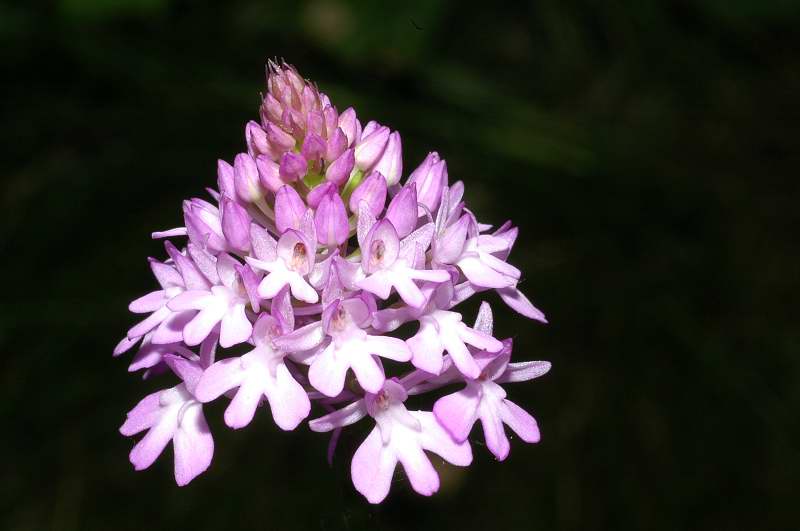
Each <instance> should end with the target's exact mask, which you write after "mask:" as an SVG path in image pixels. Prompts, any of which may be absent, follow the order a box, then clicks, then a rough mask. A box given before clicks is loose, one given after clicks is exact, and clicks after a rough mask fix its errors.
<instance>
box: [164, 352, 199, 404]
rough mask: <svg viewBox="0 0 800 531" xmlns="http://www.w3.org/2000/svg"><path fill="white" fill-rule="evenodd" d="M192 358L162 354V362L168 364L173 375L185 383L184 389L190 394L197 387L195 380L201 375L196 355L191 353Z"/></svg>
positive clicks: (197, 380)
mask: <svg viewBox="0 0 800 531" xmlns="http://www.w3.org/2000/svg"><path fill="white" fill-rule="evenodd" d="M192 356H193V358H194V359H187V358H185V357H183V356H178V355H177V354H166V355H164V362H165V363H166V364H167V365H168V366H169V368H170V369H171V370H172V372H173V373H175V375H176V376H177V377H178V378H180V379H181V380H182V381H183V383H184V384H185V385H186V389H188V391H189V392H190V393H192V394H194V390H195V388H196V387H197V382H199V381H200V377H201V376H202V375H203V369H202V367H200V364H199V363H198V362H197V360H198V357H197V355H195V354H194V353H192Z"/></svg>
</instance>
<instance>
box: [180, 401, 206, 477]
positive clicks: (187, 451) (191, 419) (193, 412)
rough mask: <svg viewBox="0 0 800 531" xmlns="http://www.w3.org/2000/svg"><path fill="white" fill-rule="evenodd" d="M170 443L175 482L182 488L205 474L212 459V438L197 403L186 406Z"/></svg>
mask: <svg viewBox="0 0 800 531" xmlns="http://www.w3.org/2000/svg"><path fill="white" fill-rule="evenodd" d="M182 413H183V414H182V416H181V419H180V426H179V427H178V430H177V431H176V432H175V437H174V439H173V441H172V445H173V449H174V452H175V482H176V483H177V484H178V486H180V487H182V486H184V485H186V484H187V483H189V482H190V481H192V480H193V479H194V478H196V477H197V476H199V475H200V474H202V473H203V472H205V471H206V470H207V469H208V467H209V466H210V465H211V460H212V459H213V457H214V438H213V437H212V436H211V431H210V430H209V429H208V423H207V422H206V418H205V416H204V415H203V406H202V405H201V404H198V403H194V404H191V405H189V406H187V407H186V408H185V409H184V410H183V412H182Z"/></svg>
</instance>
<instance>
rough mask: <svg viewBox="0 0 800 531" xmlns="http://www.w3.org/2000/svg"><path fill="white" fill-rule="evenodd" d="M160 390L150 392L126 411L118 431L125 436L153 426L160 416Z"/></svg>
mask: <svg viewBox="0 0 800 531" xmlns="http://www.w3.org/2000/svg"><path fill="white" fill-rule="evenodd" d="M160 395H161V391H156V392H155V393H151V394H149V395H147V396H146V397H144V398H142V399H141V400H140V401H139V403H138V404H136V405H135V406H134V408H133V409H131V410H130V411H129V412H128V415H127V418H126V419H125V423H124V424H123V425H122V426H121V427H120V429H119V432H120V433H121V434H122V435H125V436H126V437H130V436H131V435H136V434H137V433H139V432H140V431H143V430H146V429H148V428H150V427H151V426H153V425H154V424H155V423H156V422H158V419H160V418H161V413H162V411H161V403H160V401H159V399H158V398H159V396H160Z"/></svg>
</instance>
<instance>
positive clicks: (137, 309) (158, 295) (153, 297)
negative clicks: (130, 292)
mask: <svg viewBox="0 0 800 531" xmlns="http://www.w3.org/2000/svg"><path fill="white" fill-rule="evenodd" d="M165 296H166V292H165V291H164V290H163V289H162V290H158V291H151V292H150V293H148V294H147V295H143V296H141V297H139V298H138V299H136V300H134V301H132V302H131V303H130V304H129V305H128V310H130V311H132V312H133V313H150V312H154V311H156V310H158V309H159V308H161V307H162V306H164V304H166V302H167V300H166V298H165Z"/></svg>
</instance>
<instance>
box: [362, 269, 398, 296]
mask: <svg viewBox="0 0 800 531" xmlns="http://www.w3.org/2000/svg"><path fill="white" fill-rule="evenodd" d="M356 286H357V287H359V288H361V289H364V290H367V291H369V292H370V293H373V294H375V295H377V296H378V297H380V298H381V299H388V298H389V295H390V294H391V292H392V281H391V280H390V279H389V276H388V275H387V272H386V271H377V272H375V273H373V274H371V275H370V276H368V277H366V278H363V279H361V280H359V281H358V282H356Z"/></svg>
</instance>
